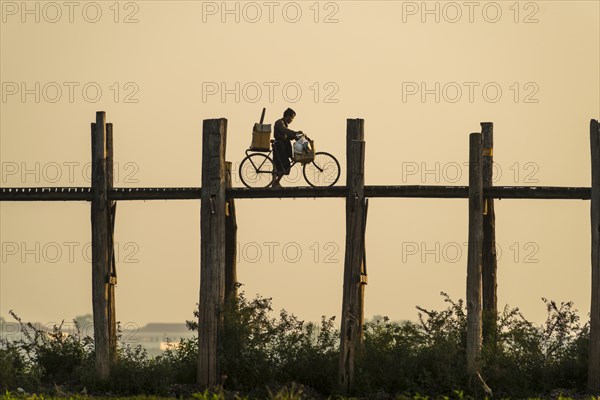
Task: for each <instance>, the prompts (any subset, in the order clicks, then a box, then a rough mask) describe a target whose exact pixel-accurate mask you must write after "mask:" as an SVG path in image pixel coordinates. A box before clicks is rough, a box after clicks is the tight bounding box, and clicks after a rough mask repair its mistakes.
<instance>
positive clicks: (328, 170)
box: [239, 137, 340, 188]
mask: <svg viewBox="0 0 600 400" xmlns="http://www.w3.org/2000/svg"><path fill="white" fill-rule="evenodd" d="M306 139H307V140H308V142H309V144H310V148H309V150H308V151H307V152H306V153H305V154H301V155H298V154H295V155H294V157H293V159H292V162H291V164H290V170H291V169H292V167H293V166H294V165H296V164H298V163H301V164H302V175H303V176H304V179H305V180H306V182H307V183H308V184H309V185H310V186H312V187H328V186H333V185H335V184H336V183H337V181H338V179H339V178H340V163H339V162H338V160H337V159H336V158H335V157H334V156H333V155H331V154H329V153H326V152H324V151H319V152H315V147H314V141H313V140H311V139H309V138H308V137H307V138H306ZM270 142H271V148H270V149H265V148H253V147H252V146H251V147H250V148H249V149H247V150H246V157H245V158H244V159H243V160H242V162H241V163H240V168H239V173H240V178H241V180H242V183H243V184H244V185H245V186H246V187H249V188H260V187H268V186H271V184H272V183H273V180H274V179H275V173H276V171H275V163H274V162H273V158H271V153H273V152H274V151H276V149H275V147H274V143H275V140H273V139H271V141H270ZM266 152H268V154H266V155H265V154H264V153H266ZM286 172H289V171H286Z"/></svg>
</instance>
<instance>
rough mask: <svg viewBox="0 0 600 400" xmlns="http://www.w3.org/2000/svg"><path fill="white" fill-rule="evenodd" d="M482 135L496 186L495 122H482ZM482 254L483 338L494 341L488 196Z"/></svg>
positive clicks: (492, 222) (494, 265) (488, 176)
mask: <svg viewBox="0 0 600 400" xmlns="http://www.w3.org/2000/svg"><path fill="white" fill-rule="evenodd" d="M481 134H482V136H483V188H484V189H486V188H491V187H492V186H493V185H494V183H493V175H494V124H493V123H492V122H482V123H481ZM482 254H483V262H482V265H481V269H482V270H481V274H482V280H483V282H482V290H483V294H482V296H483V340H484V341H485V342H486V343H494V342H495V337H496V335H495V333H496V321H497V316H498V296H497V288H498V280H497V270H498V261H497V258H496V214H495V212H494V198H493V197H486V198H485V199H484V205H483V248H482Z"/></svg>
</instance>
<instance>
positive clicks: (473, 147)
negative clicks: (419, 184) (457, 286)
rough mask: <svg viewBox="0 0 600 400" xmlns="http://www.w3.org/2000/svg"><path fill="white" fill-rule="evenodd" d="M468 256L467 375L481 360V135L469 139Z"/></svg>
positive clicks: (476, 368)
mask: <svg viewBox="0 0 600 400" xmlns="http://www.w3.org/2000/svg"><path fill="white" fill-rule="evenodd" d="M469 139H470V140H469V144H470V146H469V253H468V261H467V373H468V374H469V375H471V376H474V375H475V374H476V373H477V372H478V371H479V360H480V356H481V333H482V332H481V330H482V327H481V322H482V321H481V314H482V298H481V287H482V282H481V263H482V259H481V249H482V242H483V179H482V178H483V177H482V175H483V149H482V140H481V133H472V134H471V135H470V138H469Z"/></svg>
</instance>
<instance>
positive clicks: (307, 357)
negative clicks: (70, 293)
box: [0, 292, 589, 399]
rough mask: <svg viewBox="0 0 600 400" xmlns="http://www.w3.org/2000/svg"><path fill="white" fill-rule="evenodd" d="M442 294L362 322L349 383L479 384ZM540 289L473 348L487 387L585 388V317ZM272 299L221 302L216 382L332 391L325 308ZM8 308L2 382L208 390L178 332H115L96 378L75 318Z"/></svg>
mask: <svg viewBox="0 0 600 400" xmlns="http://www.w3.org/2000/svg"><path fill="white" fill-rule="evenodd" d="M442 296H443V297H444V301H445V303H446V305H447V306H446V308H445V309H444V310H442V311H433V310H426V309H423V308H421V307H417V310H418V322H403V323H395V322H391V321H390V320H389V319H388V318H386V317H383V318H380V319H378V320H375V321H373V322H367V323H366V324H365V325H364V328H363V332H364V337H363V342H362V346H361V347H360V348H359V349H358V351H357V357H356V367H355V392H356V393H355V394H357V395H359V396H366V397H369V398H374V397H377V398H393V397H398V398H413V399H417V398H419V399H422V398H425V397H423V396H422V395H420V394H419V393H421V394H422V393H426V394H427V395H428V396H435V397H442V398H443V397H444V396H446V397H447V398H463V397H464V396H466V397H468V396H479V395H481V394H482V393H481V390H480V389H478V388H479V387H480V385H479V382H469V380H468V377H467V376H466V374H465V358H466V356H465V355H466V310H465V306H464V303H463V302H462V301H461V300H458V301H456V302H455V301H453V300H451V299H450V298H449V297H448V295H446V294H444V293H442ZM543 300H544V302H545V306H546V310H547V313H548V315H547V319H546V321H545V322H544V323H543V324H541V325H540V326H537V325H535V324H533V323H531V322H529V321H527V320H526V319H525V317H524V316H523V315H522V314H521V312H520V311H519V310H518V309H516V308H515V309H510V308H509V307H505V308H504V309H503V310H502V311H501V312H500V313H499V315H498V316H497V325H496V329H495V330H493V331H491V332H490V337H489V338H487V339H486V342H485V344H486V345H485V346H484V348H483V352H482V359H481V362H482V370H481V376H482V379H483V380H484V381H485V382H486V383H487V385H488V386H489V387H491V388H492V390H493V392H494V396H495V397H517V398H522V397H527V396H539V395H549V393H551V392H553V391H554V392H556V390H559V391H563V392H568V393H575V392H578V391H584V390H585V383H586V377H587V350H588V340H589V339H588V338H589V325H588V324H587V323H585V324H582V323H581V322H580V317H579V316H578V315H577V310H575V309H574V308H573V304H572V303H571V302H566V303H560V304H559V303H556V302H553V301H549V300H546V299H543ZM271 304H272V303H271V299H270V298H262V297H260V296H257V297H256V298H254V299H252V300H249V299H247V298H246V297H245V294H244V293H243V292H242V293H240V294H239V295H238V296H237V298H235V299H234V300H232V301H230V302H228V303H227V304H225V308H224V320H223V326H222V336H221V341H220V346H221V348H220V355H221V359H220V360H219V361H220V368H221V372H222V376H221V381H222V384H223V386H224V388H225V389H227V390H229V391H236V392H242V393H245V394H246V395H247V396H248V397H250V398H267V397H269V396H270V397H271V398H301V397H302V398H307V397H311V396H312V397H318V396H327V395H331V394H334V393H335V392H336V389H337V376H338V351H339V350H338V348H339V337H340V333H339V330H338V329H337V328H336V327H335V319H334V318H326V317H322V319H321V321H320V323H312V322H308V323H306V322H304V321H301V320H299V319H298V318H297V317H296V316H294V315H292V314H289V313H287V312H286V311H285V310H282V311H281V312H280V313H279V314H278V315H277V317H274V316H273V315H272V314H273V310H272V306H271ZM194 315H195V316H196V318H197V317H198V311H197V310H196V311H195V312H194ZM13 317H14V318H16V319H17V321H19V323H20V324H21V330H22V338H21V339H20V340H18V341H16V342H11V343H9V342H6V341H2V342H0V388H3V389H5V390H7V389H8V390H11V389H15V388H16V387H17V386H20V387H24V388H25V389H27V390H28V391H35V390H40V388H41V389H43V388H47V389H48V388H49V390H50V391H51V390H52V388H56V385H58V386H60V387H63V388H64V389H65V390H66V391H72V392H79V391H81V390H82V389H83V388H84V387H85V388H87V390H88V391H90V392H91V393H102V394H104V393H107V392H110V393H111V394H121V395H137V394H148V395H174V394H179V395H185V396H187V397H190V396H192V394H193V393H197V396H196V397H197V398H205V397H206V396H209V397H210V396H213V394H212V393H209V392H205V393H201V392H199V391H198V387H197V386H196V385H195V381H196V376H197V359H198V342H197V339H196V338H193V339H186V340H180V341H179V342H178V343H176V344H175V346H173V347H172V348H170V349H169V350H167V351H166V352H164V353H163V354H162V355H161V356H158V357H155V358H149V357H148V356H147V354H146V352H145V351H144V350H143V349H142V348H141V347H140V346H137V347H130V346H128V345H125V344H123V343H120V345H119V347H118V353H117V355H116V356H117V357H116V362H115V363H114V364H113V365H112V366H111V379H110V380H108V381H104V382H103V381H100V380H98V379H97V377H96V374H95V365H94V346H93V341H92V340H91V338H89V337H83V336H82V335H81V334H80V333H79V329H78V326H77V324H75V326H76V332H75V333H74V334H73V335H64V334H63V333H62V332H61V329H60V328H61V326H60V325H59V326H55V327H54V329H53V330H52V331H51V332H45V331H42V330H39V329H36V328H35V327H34V326H32V325H31V324H24V323H22V322H21V320H20V319H19V318H18V317H17V316H16V315H14V314H13ZM196 321H197V320H196ZM196 321H187V325H188V328H189V329H192V330H197V329H198V324H197V322H196ZM228 393H231V392H228ZM272 393H276V395H273V394H272ZM221 395H223V394H221ZM202 396H204V397H202ZM227 396H229V395H227ZM227 396H226V397H227ZM278 396H279V397H278ZM286 396H287V397H286ZM229 397H232V396H229ZM211 398H212V397H211Z"/></svg>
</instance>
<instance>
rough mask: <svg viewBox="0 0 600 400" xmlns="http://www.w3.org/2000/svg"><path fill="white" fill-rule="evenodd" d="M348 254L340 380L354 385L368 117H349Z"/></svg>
mask: <svg viewBox="0 0 600 400" xmlns="http://www.w3.org/2000/svg"><path fill="white" fill-rule="evenodd" d="M346 160H347V176H346V187H347V189H348V193H347V195H346V255H345V259H344V292H343V300H342V322H341V332H340V333H341V338H340V359H339V384H340V388H341V390H342V391H345V392H349V391H350V390H351V389H352V384H353V378H354V361H355V355H356V350H357V346H358V344H359V342H360V340H361V334H362V325H363V290H364V286H363V284H362V279H361V278H362V265H363V253H364V243H363V242H364V223H365V220H364V218H365V195H364V185H365V176H364V164H365V142H364V120H362V119H348V121H347V131H346Z"/></svg>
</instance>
